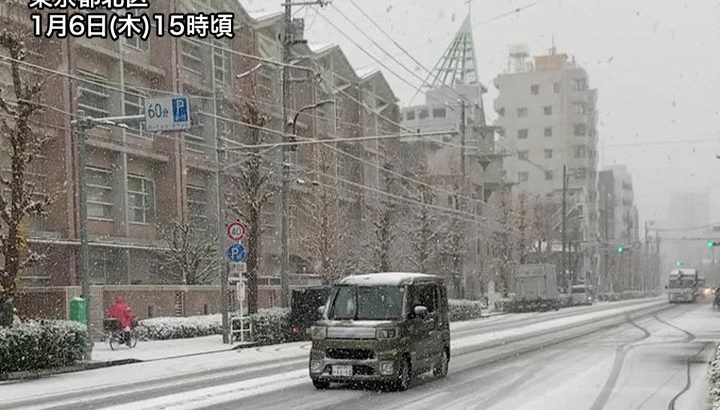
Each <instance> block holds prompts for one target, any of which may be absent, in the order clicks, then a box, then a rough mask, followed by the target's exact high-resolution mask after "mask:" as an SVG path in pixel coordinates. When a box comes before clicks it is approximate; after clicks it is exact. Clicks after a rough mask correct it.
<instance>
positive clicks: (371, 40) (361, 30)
mask: <svg viewBox="0 0 720 410" xmlns="http://www.w3.org/2000/svg"><path fill="white" fill-rule="evenodd" d="M330 7H332V8H333V9H335V11H336V12H337V13H338V14H340V15H341V16H342V17H343V18H344V19H345V20H347V21H348V22H349V23H350V24H351V25H352V26H353V27H355V29H356V30H357V31H358V32H360V34H362V35H363V36H364V37H365V38H367V39H368V40H370V42H372V44H373V45H374V46H375V47H377V48H378V49H379V50H380V51H382V52H383V53H384V54H385V55H387V56H388V57H390V59H392V61H394V62H395V64H397V65H398V66H400V67H401V68H403V69H404V70H405V71H407V72H408V73H410V75H412V76H413V77H415V78H417V79H418V80H420V82H421V85H420V87H418V88H417V91H418V92H420V90H421V89H422V86H430V83H428V82H427V80H426V79H424V78H422V77H420V76H419V75H417V74H415V72H414V71H413V70H412V69H410V68H409V67H407V66H406V65H405V64H403V63H402V62H401V61H400V60H398V59H397V58H395V56H393V55H392V54H391V53H389V52H388V51H387V50H385V48H383V47H382V46H381V45H380V44H379V43H378V42H377V41H375V40H374V39H373V38H372V37H370V35H369V34H367V33H366V32H365V31H364V30H363V29H362V28H361V27H359V26H358V25H357V24H355V22H354V21H352V19H350V18H349V17H348V16H346V15H345V13H343V12H342V11H341V10H340V9H339V8H337V7H335V6H334V5H332V4H331V5H330ZM355 7H357V5H355ZM361 11H362V10H361ZM366 16H367V15H366ZM325 20H326V21H328V20H327V19H325ZM328 22H329V21H328ZM373 23H374V21H373ZM330 24H331V25H333V24H332V23H330ZM333 27H336V26H335V25H333ZM336 28H337V27H336ZM338 31H340V30H338ZM340 32H341V34H342V35H343V36H345V38H347V39H350V38H349V37H348V36H347V35H346V34H345V33H344V32H342V31H340ZM386 35H387V34H386ZM351 41H352V40H351ZM363 52H365V54H367V55H368V56H370V54H369V53H368V52H367V51H365V50H363ZM370 57H371V58H373V59H374V57H372V56H370ZM375 61H377V62H378V63H379V64H380V62H379V60H377V59H375ZM386 68H387V67H386ZM393 74H395V76H398V75H397V74H396V73H394V72H393ZM398 78H399V77H398ZM446 91H452V92H455V90H447V89H444V92H446ZM456 94H457V93H456ZM458 95H459V94H458ZM450 109H451V110H453V111H455V109H454V108H452V107H450Z"/></svg>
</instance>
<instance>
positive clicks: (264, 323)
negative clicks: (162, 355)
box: [137, 300, 486, 345]
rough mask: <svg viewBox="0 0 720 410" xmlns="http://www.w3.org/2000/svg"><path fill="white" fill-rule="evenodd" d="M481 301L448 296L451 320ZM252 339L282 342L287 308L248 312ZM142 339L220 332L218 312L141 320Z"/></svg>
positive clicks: (477, 310)
mask: <svg viewBox="0 0 720 410" xmlns="http://www.w3.org/2000/svg"><path fill="white" fill-rule="evenodd" d="M484 309H486V306H485V304H484V303H482V302H479V301H471V300H450V311H449V318H450V320H451V321H459V320H469V319H477V318H480V317H482V312H483V310H484ZM250 318H251V320H252V324H253V336H254V338H255V340H254V342H255V343H256V344H258V345H270V344H278V343H285V342H287V341H289V340H290V333H289V332H290V309H287V308H273V309H260V311H259V312H258V313H255V314H253V315H250ZM137 331H138V336H139V337H140V338H141V339H142V340H167V339H185V338H192V337H201V336H210V335H219V334H222V319H221V316H220V315H207V316H192V317H158V318H153V319H145V320H141V321H140V323H138V326H137Z"/></svg>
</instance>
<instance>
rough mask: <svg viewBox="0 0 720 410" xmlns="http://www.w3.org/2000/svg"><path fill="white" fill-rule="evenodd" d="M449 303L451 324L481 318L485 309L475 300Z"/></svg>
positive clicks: (453, 300) (452, 300)
mask: <svg viewBox="0 0 720 410" xmlns="http://www.w3.org/2000/svg"><path fill="white" fill-rule="evenodd" d="M449 303H450V312H449V316H450V321H451V322H456V321H461V320H470V319H478V318H481V317H482V312H483V310H484V309H487V306H486V305H485V304H484V303H483V302H480V301H477V300H457V299H450V301H449Z"/></svg>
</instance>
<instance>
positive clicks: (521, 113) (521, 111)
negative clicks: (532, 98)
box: [517, 107, 528, 118]
mask: <svg viewBox="0 0 720 410" xmlns="http://www.w3.org/2000/svg"><path fill="white" fill-rule="evenodd" d="M527 115H528V109H527V108H525V107H522V108H518V109H517V116H518V118H526V117H527Z"/></svg>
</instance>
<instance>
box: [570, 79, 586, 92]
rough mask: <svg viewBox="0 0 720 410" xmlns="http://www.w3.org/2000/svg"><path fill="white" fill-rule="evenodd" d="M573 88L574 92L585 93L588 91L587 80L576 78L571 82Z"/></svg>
mask: <svg viewBox="0 0 720 410" xmlns="http://www.w3.org/2000/svg"><path fill="white" fill-rule="evenodd" d="M573 86H574V88H575V91H587V89H588V85H587V80H586V79H584V78H576V79H575V80H574V81H573Z"/></svg>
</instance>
